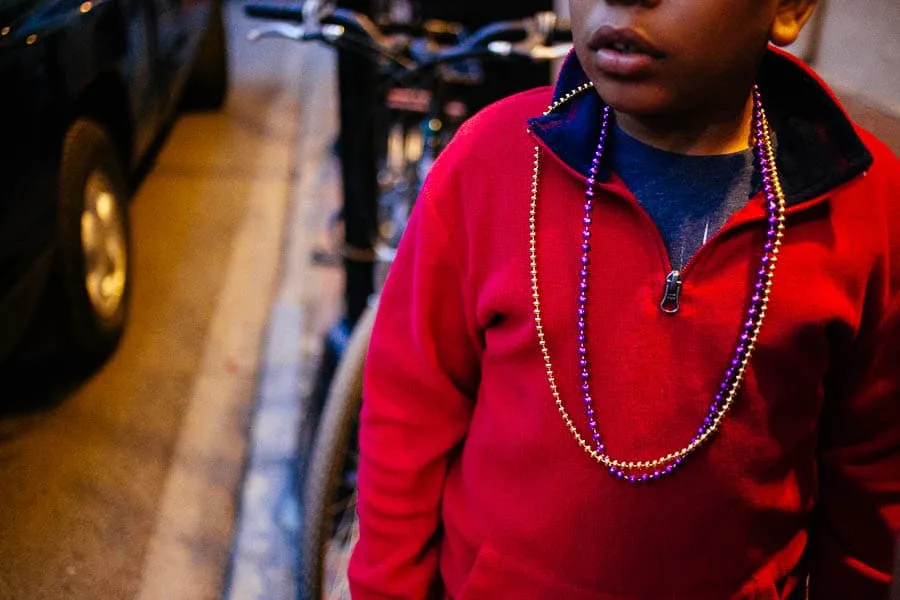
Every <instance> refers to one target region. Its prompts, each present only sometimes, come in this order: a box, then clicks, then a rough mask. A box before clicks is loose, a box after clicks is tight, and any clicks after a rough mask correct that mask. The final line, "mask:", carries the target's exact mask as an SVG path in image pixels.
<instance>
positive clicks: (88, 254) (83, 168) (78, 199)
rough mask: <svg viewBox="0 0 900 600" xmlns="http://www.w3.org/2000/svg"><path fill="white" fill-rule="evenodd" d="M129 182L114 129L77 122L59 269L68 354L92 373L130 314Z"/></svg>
mask: <svg viewBox="0 0 900 600" xmlns="http://www.w3.org/2000/svg"><path fill="white" fill-rule="evenodd" d="M128 197H129V194H128V184H127V182H126V179H125V174H124V170H123V168H122V163H121V160H120V158H119V153H118V152H117V151H116V146H115V144H114V143H113V141H112V138H111V136H110V134H109V133H108V132H107V130H106V129H104V127H103V126H101V125H100V124H98V123H97V122H95V121H92V120H90V119H85V118H81V119H78V120H76V121H75V122H74V123H73V124H72V126H71V127H70V128H69V129H68V131H67V132H66V136H65V139H64V141H63V149H62V160H61V162H60V172H59V218H58V232H57V235H58V242H59V243H58V249H59V253H58V256H57V261H56V267H57V272H58V277H57V283H58V287H59V291H60V292H61V293H60V295H59V296H60V298H61V300H62V302H63V307H62V310H61V313H62V314H63V315H64V318H65V323H64V326H65V327H64V332H63V333H64V337H65V340H64V342H65V346H64V353H65V355H66V357H71V358H72V359H74V364H73V366H74V367H76V368H77V369H79V370H81V369H86V370H92V369H94V368H96V367H97V366H99V365H100V364H102V363H103V361H104V360H105V359H106V358H107V357H108V356H109V355H110V354H111V353H112V351H113V350H115V348H116V346H117V345H118V343H119V340H120V338H121V337H122V333H123V332H124V330H125V324H126V321H127V318H128V307H129V301H130V296H131V268H130V266H131V248H130V230H129V222H128Z"/></svg>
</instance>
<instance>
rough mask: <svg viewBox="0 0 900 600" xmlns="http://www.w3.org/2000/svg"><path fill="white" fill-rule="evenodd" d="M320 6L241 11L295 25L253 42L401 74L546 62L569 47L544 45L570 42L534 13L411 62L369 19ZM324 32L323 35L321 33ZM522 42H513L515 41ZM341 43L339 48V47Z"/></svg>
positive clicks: (550, 20)
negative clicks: (296, 47) (314, 49)
mask: <svg viewBox="0 0 900 600" xmlns="http://www.w3.org/2000/svg"><path fill="white" fill-rule="evenodd" d="M320 8H321V5H320V3H319V1H317V0H307V1H306V2H304V3H303V5H302V6H297V5H272V4H267V3H250V4H247V5H245V6H244V12H245V14H246V15H247V16H249V17H252V18H259V19H267V20H275V21H284V22H289V23H294V24H300V27H299V29H298V30H294V31H293V32H288V31H287V30H285V29H284V28H283V27H280V28H279V27H270V28H269V29H268V30H265V31H263V32H255V33H254V34H252V39H259V38H261V37H284V38H288V39H293V40H300V41H306V40H321V41H323V42H326V43H329V44H331V45H334V46H339V47H343V48H347V49H350V50H355V51H357V52H360V53H362V54H367V55H369V56H370V57H371V56H372V55H377V56H382V57H385V58H387V59H389V60H391V61H392V62H394V63H395V64H397V65H399V66H401V67H402V68H403V69H404V70H406V71H408V73H407V74H409V73H411V72H419V71H422V70H424V69H427V68H430V67H433V66H436V65H439V64H443V63H447V62H451V61H454V60H458V59H460V58H471V57H478V56H482V57H484V56H491V55H493V56H499V57H510V56H515V57H525V58H530V59H532V60H550V59H553V58H559V57H561V56H564V55H565V53H566V52H567V51H568V48H569V46H567V45H566V44H558V43H555V44H548V40H551V39H553V40H556V39H570V38H571V29H570V28H569V27H568V26H567V24H566V23H564V22H561V21H559V20H557V18H556V16H555V15H554V14H553V13H546V12H545V13H538V15H536V16H535V17H528V18H525V19H518V20H511V21H498V22H494V23H489V24H487V25H484V26H483V27H481V28H479V29H477V30H475V31H474V32H473V33H472V34H471V35H468V36H465V37H464V38H463V40H462V41H461V42H459V43H457V44H454V45H450V46H448V47H443V48H441V49H439V50H436V51H429V52H427V53H426V54H425V55H424V56H423V55H421V54H420V58H419V59H418V60H416V61H415V62H413V63H410V62H409V60H408V59H407V57H406V56H405V55H402V54H401V53H400V52H398V50H397V46H396V43H395V40H394V39H393V38H391V37H390V36H388V35H385V34H384V33H383V32H382V29H380V28H379V27H378V26H377V25H376V24H375V23H374V22H373V21H372V20H371V19H369V18H368V17H367V16H365V15H363V14H360V13H356V12H354V11H350V10H346V9H340V8H335V9H331V8H330V7H329V8H328V9H326V10H325V11H324V12H323V14H321V15H320V14H319V12H320ZM329 25H331V26H338V27H340V28H343V30H341V29H335V28H329V27H328V26H329ZM326 29H328V31H327V32H326ZM397 31H402V32H405V33H411V34H413V35H415V34H416V33H420V34H427V33H428V32H429V27H428V25H427V24H426V26H425V27H421V28H414V27H410V26H409V25H402V26H400V27H399V28H397ZM523 37H524V40H520V41H512V40H516V39H519V38H523ZM342 42H343V43H342Z"/></svg>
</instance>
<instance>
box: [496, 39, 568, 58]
mask: <svg viewBox="0 0 900 600" xmlns="http://www.w3.org/2000/svg"><path fill="white" fill-rule="evenodd" d="M520 46H521V45H520V44H513V43H512V42H505V41H494V42H490V43H489V44H488V45H487V49H488V52H490V53H491V54H496V55H497V56H503V57H507V56H513V55H517V56H522V57H523V58H530V59H532V60H538V61H541V60H555V59H558V58H565V57H566V55H567V54H568V53H569V51H570V50H571V49H572V44H553V45H552V46H548V45H546V44H537V45H527V46H526V49H524V50H523V49H522V48H521V47H520Z"/></svg>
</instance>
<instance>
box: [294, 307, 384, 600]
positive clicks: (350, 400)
mask: <svg viewBox="0 0 900 600" xmlns="http://www.w3.org/2000/svg"><path fill="white" fill-rule="evenodd" d="M375 311H376V307H375V305H370V306H369V307H368V308H367V309H366V310H365V312H364V313H363V314H362V316H361V317H360V319H359V321H358V323H357V324H356V327H354V329H353V334H352V335H351V337H350V341H349V343H348V345H347V348H346V351H345V353H344V355H343V357H342V358H341V360H340V362H339V363H338V367H337V370H336V372H335V376H334V380H333V381H332V383H331V386H330V388H329V392H328V397H327V400H326V403H325V408H324V411H323V413H322V419H321V422H320V424H319V430H318V434H317V435H316V441H315V444H314V446H313V451H312V456H311V459H310V462H309V468H308V469H307V471H306V483H305V490H304V506H303V527H302V530H301V534H300V557H299V560H300V565H299V566H300V568H299V571H300V572H299V583H300V594H299V598H300V600H320V599H321V598H323V597H326V596H324V595H323V594H324V591H325V590H324V589H323V581H324V579H325V568H326V558H327V556H328V552H329V546H330V545H331V543H332V539H333V533H332V528H333V526H334V519H335V516H336V515H335V509H334V502H335V500H336V499H337V496H338V494H339V493H340V491H341V484H342V480H343V478H344V476H345V475H346V474H347V470H348V461H351V462H350V463H349V464H350V465H351V467H352V466H353V465H352V459H353V454H355V452H356V450H355V447H356V435H355V433H356V430H357V427H358V423H359V411H360V408H361V405H362V379H363V367H364V365H365V359H366V353H367V351H368V347H369V339H370V338H371V334H372V326H373V324H374V321H375ZM353 497H355V490H354V492H353ZM353 506H355V503H354V505H353ZM348 510H349V509H348ZM344 512H347V510H345V511H344ZM343 516H348V515H343ZM355 516H356V511H355V508H353V510H352V513H351V514H350V515H349V517H351V518H353V519H354V520H355ZM343 550H344V551H347V552H349V548H344V549H343ZM341 575H342V576H344V575H345V573H341ZM346 597H348V598H349V595H347V596H346Z"/></svg>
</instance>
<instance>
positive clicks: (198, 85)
mask: <svg viewBox="0 0 900 600" xmlns="http://www.w3.org/2000/svg"><path fill="white" fill-rule="evenodd" d="M210 11H211V13H210V17H209V26H208V27H207V29H206V33H205V34H204V35H203V39H202V40H201V41H200V48H199V49H198V51H197V56H196V57H195V58H194V64H193V66H192V67H191V74H190V77H188V80H187V84H186V85H185V88H184V94H183V95H182V102H181V104H182V107H183V108H185V109H187V110H216V109H218V108H221V107H222V105H223V104H224V103H225V97H226V96H227V94H228V44H227V42H226V33H225V16H224V14H223V10H222V0H213V1H212V6H211V7H210Z"/></svg>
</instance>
